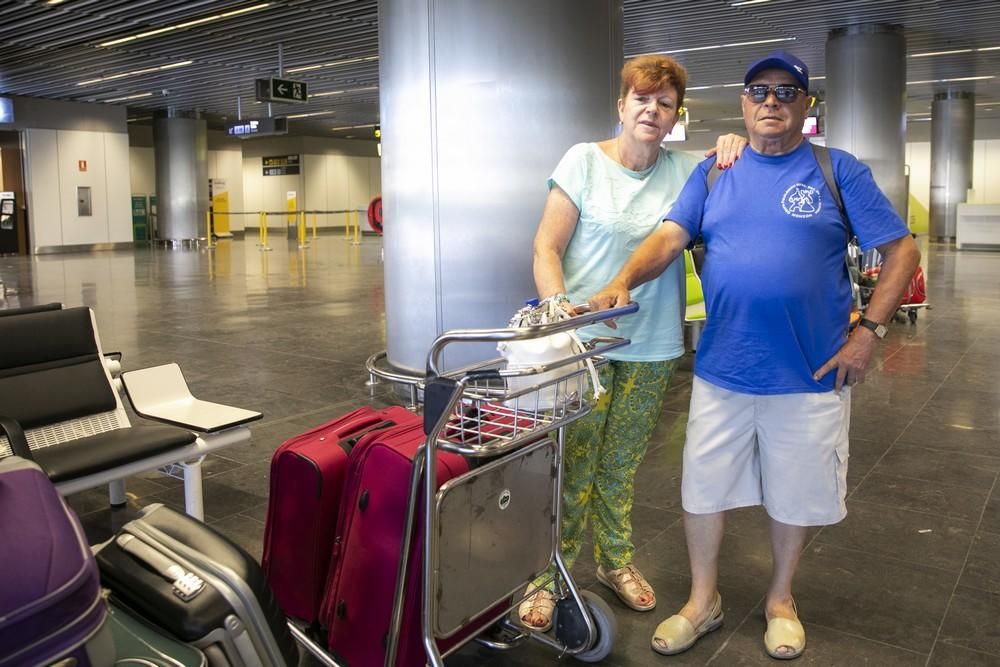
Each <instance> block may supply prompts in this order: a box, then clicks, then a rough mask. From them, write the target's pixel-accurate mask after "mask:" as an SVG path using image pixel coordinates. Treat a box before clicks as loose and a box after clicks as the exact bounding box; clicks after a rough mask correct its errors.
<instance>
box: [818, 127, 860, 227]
mask: <svg viewBox="0 0 1000 667" xmlns="http://www.w3.org/2000/svg"><path fill="white" fill-rule="evenodd" d="M809 145H810V146H812V152H813V156H815V158H816V162H817V163H819V170H820V171H821V172H823V180H824V181H826V187H827V188H828V189H829V190H830V194H832V195H833V201H834V203H835V204H836V205H837V210H838V211H839V212H840V218H841V220H843V221H844V225H845V226H846V227H847V238H848V239H850V238H851V237H853V236H854V232H853V231H852V230H851V220H850V218H848V217H847V210H846V209H845V208H844V200H843V198H841V196H840V187H839V186H838V185H837V177H836V176H834V174H833V160H832V159H831V158H830V149H828V148H827V147H826V146H817V145H816V144H814V143H812V142H809Z"/></svg>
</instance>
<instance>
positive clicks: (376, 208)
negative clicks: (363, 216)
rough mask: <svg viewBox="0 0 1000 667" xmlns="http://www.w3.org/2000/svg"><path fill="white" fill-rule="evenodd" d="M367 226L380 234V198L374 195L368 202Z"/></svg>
mask: <svg viewBox="0 0 1000 667" xmlns="http://www.w3.org/2000/svg"><path fill="white" fill-rule="evenodd" d="M368 226H369V227H371V228H372V229H373V230H374V231H375V233H376V234H378V235H379V236H382V198H381V197H375V199H372V201H371V203H370V204H368Z"/></svg>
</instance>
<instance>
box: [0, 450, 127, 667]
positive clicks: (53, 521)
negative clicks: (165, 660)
mask: <svg viewBox="0 0 1000 667" xmlns="http://www.w3.org/2000/svg"><path fill="white" fill-rule="evenodd" d="M0 563H3V574H2V575H0V576H2V577H3V585H2V586H0V667H13V666H14V665H17V666H18V667H21V666H22V665H46V664H49V663H51V662H53V661H55V660H57V659H63V658H70V657H72V658H76V660H77V663H76V664H78V665H80V666H81V667H86V666H89V665H92V664H95V663H102V662H104V660H103V659H102V658H103V657H104V656H106V655H108V652H109V651H110V655H111V656H112V657H113V656H114V647H113V645H112V644H110V642H111V638H110V634H109V633H108V632H105V631H104V630H106V628H105V626H104V622H105V618H106V615H107V605H106V604H105V603H104V599H103V596H102V595H101V584H100V575H99V574H98V571H97V564H96V562H95V561H94V557H93V555H92V554H91V552H90V547H89V546H88V545H87V540H86V538H85V536H84V533H83V529H82V528H81V527H80V523H79V521H78V520H77V518H76V515H75V514H73V512H72V511H71V510H70V509H69V508H68V507H67V506H66V503H65V502H63V499H62V497H61V496H60V495H59V493H58V491H56V489H55V487H54V486H52V483H51V482H50V481H49V478H48V477H47V476H46V475H45V473H44V472H42V470H41V469H40V468H39V467H38V466H37V465H35V464H34V463H32V462H30V461H26V460H24V459H22V458H19V457H16V456H10V457H7V458H3V459H0Z"/></svg>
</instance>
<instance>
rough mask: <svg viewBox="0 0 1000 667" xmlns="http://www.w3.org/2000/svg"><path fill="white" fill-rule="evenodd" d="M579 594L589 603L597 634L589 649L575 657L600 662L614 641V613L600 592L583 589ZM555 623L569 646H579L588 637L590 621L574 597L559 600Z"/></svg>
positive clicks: (558, 631)
mask: <svg viewBox="0 0 1000 667" xmlns="http://www.w3.org/2000/svg"><path fill="white" fill-rule="evenodd" d="M580 597H582V598H583V602H584V604H586V605H587V611H589V612H590V617H591V618H593V619H594V626H595V628H594V629H595V630H596V632H597V636H596V637H594V639H593V641H592V642H591V643H590V647H589V648H588V649H587V650H586V651H583V652H582V653H577V654H576V655H574V656H573V657H574V658H576V659H577V660H579V661H580V662H600V661H601V660H604V658H606V657H608V654H610V653H611V647H612V646H613V645H614V642H615V631H616V626H617V623H616V622H615V613H614V611H612V610H611V607H610V606H608V603H607V602H605V601H604V600H603V599H601V597H600V596H599V595H597V593H594V592H592V591H580ZM555 626H556V627H555V634H556V638H557V639H558V640H559V641H560V642H562V643H563V644H564V645H565V646H566V647H567V648H574V647H576V646H579V645H580V643H582V642H583V641H585V640H586V638H587V624H586V623H584V621H583V615H582V614H581V613H580V608H579V607H577V606H576V603H575V602H573V599H572V598H563V599H562V600H560V601H559V603H557V605H556V616H555Z"/></svg>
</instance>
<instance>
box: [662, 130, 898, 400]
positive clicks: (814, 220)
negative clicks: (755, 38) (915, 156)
mask: <svg viewBox="0 0 1000 667" xmlns="http://www.w3.org/2000/svg"><path fill="white" fill-rule="evenodd" d="M830 158H831V160H832V162H833V173H834V175H835V177H836V180H837V185H838V187H839V188H840V195H841V198H842V200H843V202H844V207H845V209H846V211H847V217H848V219H849V220H850V224H851V228H852V229H851V230H850V231H849V230H848V229H847V228H846V226H845V224H844V222H843V220H842V218H841V216H840V214H839V212H838V211H837V205H836V203H835V202H834V200H833V195H832V194H830V191H829V189H828V188H827V186H826V181H825V180H824V179H823V172H822V171H821V170H820V167H819V164H818V163H817V162H816V158H815V156H814V155H813V152H812V147H811V146H809V144H808V143H806V142H805V141H803V142H802V144H801V145H800V146H799V147H798V148H796V149H795V150H793V151H791V152H790V153H787V154H785V155H778V156H769V155H762V154H760V153H757V152H755V151H754V150H753V149H751V148H750V147H749V146H748V147H747V148H746V150H745V151H744V152H743V155H742V156H741V157H740V159H739V160H738V161H737V162H736V163H735V164H734V165H733V167H731V168H730V169H728V170H726V171H725V172H723V173H722V174H721V175H720V176H719V179H718V180H717V181H716V182H715V184H714V185H713V186H712V191H711V192H710V193H709V192H708V188H707V184H706V174H707V173H708V170H709V169H711V168H713V167H712V160H706V161H704V162H702V163H701V164H700V165H698V168H697V169H696V170H695V172H694V173H693V174H692V175H691V178H690V179H689V180H688V182H687V184H686V185H685V186H684V190H683V192H681V195H680V197H679V198H678V199H677V203H676V204H675V205H674V207H673V208H672V209H671V210H670V213H668V214H667V216H666V217H667V219H669V220H673V221H675V222H677V223H678V224H680V225H681V226H682V227H684V228H685V229H686V230H687V231H688V233H689V234H691V237H692V238H694V237H695V236H697V235H698V234H699V233H701V235H702V236H703V237H704V239H705V262H704V268H703V271H702V287H703V289H704V293H705V306H706V310H707V317H706V322H705V330H704V331H703V333H702V336H701V339H700V341H699V343H698V358H697V360H696V362H695V374H696V375H697V376H698V377H700V378H702V379H703V380H705V381H707V382H711V383H712V384H714V385H717V386H719V387H723V388H724V389H729V390H730V391H737V392H742V393H747V394H793V393H815V392H824V391H831V390H832V389H833V385H834V379H835V376H836V371H831V372H830V373H828V374H827V375H826V376H825V377H823V378H822V379H821V380H820V381H819V382H817V381H815V380H813V378H812V374H813V373H814V372H815V371H816V370H818V369H819V368H820V366H822V365H823V364H824V363H826V362H827V361H828V360H829V359H830V358H831V357H832V356H833V355H834V354H835V353H836V352H837V350H839V349H840V347H841V346H842V345H843V344H844V342H845V340H846V336H847V329H848V323H849V318H850V311H851V285H850V279H849V278H848V275H847V268H846V265H845V263H844V254H845V251H846V247H847V240H848V237H849V235H850V233H851V231H853V233H854V234H855V235H856V236H857V237H858V240H859V242H860V243H861V247H862V248H864V249H868V248H872V247H874V246H878V245H882V244H884V243H888V242H889V241H894V240H896V239H899V238H901V237H903V236H905V235H906V234H908V233H909V230H908V229H907V227H906V225H905V224H904V223H903V221H902V220H901V219H900V217H899V216H898V215H897V214H896V211H895V210H894V209H893V208H892V204H890V203H889V200H888V199H887V198H886V197H885V195H884V194H882V191H881V190H879V189H878V186H877V185H876V184H875V181H874V179H873V178H872V174H871V170H870V169H868V167H866V166H865V165H864V164H862V163H861V162H860V161H858V159H857V158H855V157H854V156H852V155H851V154H850V153H846V152H844V151H841V150H836V149H830ZM706 195H707V198H706Z"/></svg>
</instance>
